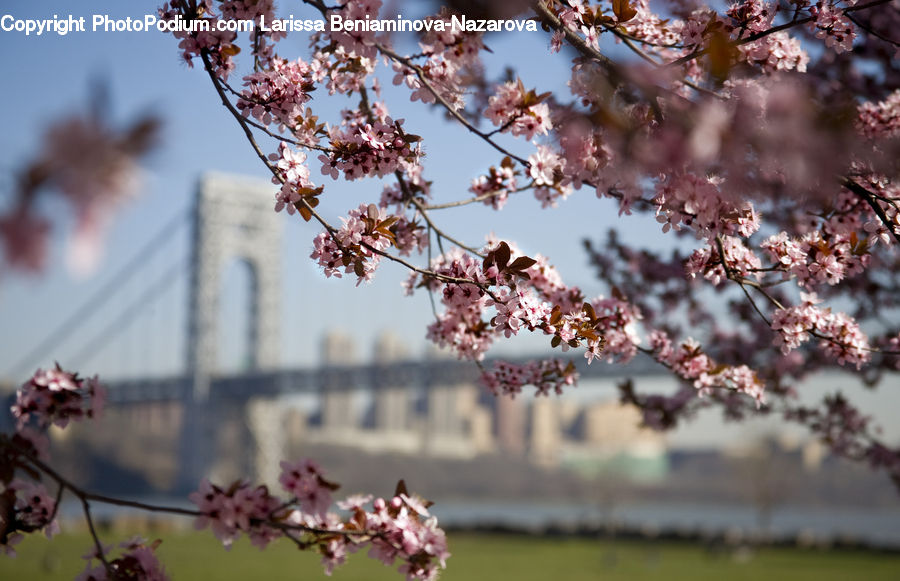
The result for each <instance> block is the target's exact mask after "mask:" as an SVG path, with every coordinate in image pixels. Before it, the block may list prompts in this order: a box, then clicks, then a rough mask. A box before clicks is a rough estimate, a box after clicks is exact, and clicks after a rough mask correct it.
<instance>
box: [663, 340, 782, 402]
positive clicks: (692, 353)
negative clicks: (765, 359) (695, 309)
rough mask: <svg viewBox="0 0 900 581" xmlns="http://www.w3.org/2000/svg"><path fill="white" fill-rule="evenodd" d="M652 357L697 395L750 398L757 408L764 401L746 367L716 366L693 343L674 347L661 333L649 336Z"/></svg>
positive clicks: (762, 387)
mask: <svg viewBox="0 0 900 581" xmlns="http://www.w3.org/2000/svg"><path fill="white" fill-rule="evenodd" d="M650 348H651V350H652V351H653V357H654V358H655V359H656V360H657V361H659V362H661V363H663V364H664V365H666V366H667V367H669V368H670V369H671V370H672V371H673V372H674V373H675V374H676V375H677V376H678V377H680V378H682V379H685V380H688V381H691V382H692V383H693V386H694V387H695V388H697V390H698V391H699V393H700V395H709V394H711V393H712V392H713V391H714V390H716V389H727V390H730V391H734V392H736V393H740V394H745V395H748V396H750V397H751V398H753V400H754V401H755V402H756V405H757V407H759V406H760V405H762V403H763V402H764V401H765V385H764V384H763V382H762V381H760V379H759V378H758V377H757V375H756V372H755V371H753V370H752V369H750V368H749V367H748V366H746V365H739V366H730V365H722V364H718V363H716V362H715V361H714V360H713V359H712V358H711V357H710V356H709V355H708V354H706V353H705V352H704V351H703V349H702V348H701V346H700V344H699V343H698V342H697V341H695V340H694V339H691V338H688V339H686V340H685V341H683V342H681V344H679V345H677V346H676V345H675V344H674V343H673V342H672V339H671V338H670V337H669V335H668V334H667V333H665V332H664V331H659V330H657V331H653V332H651V334H650Z"/></svg>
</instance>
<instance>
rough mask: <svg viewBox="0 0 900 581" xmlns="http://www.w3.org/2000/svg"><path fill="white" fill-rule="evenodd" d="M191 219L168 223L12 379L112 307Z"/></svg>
mask: <svg viewBox="0 0 900 581" xmlns="http://www.w3.org/2000/svg"><path fill="white" fill-rule="evenodd" d="M188 216H189V212H184V213H182V212H179V213H178V214H176V215H175V216H174V217H173V218H172V219H171V220H170V221H169V222H168V223H166V224H165V225H164V226H163V227H162V228H161V229H160V230H159V232H158V233H157V234H156V235H155V236H153V238H151V239H150V241H149V242H147V244H145V245H144V246H143V247H142V248H141V249H140V251H138V253H137V254H136V255H135V256H134V257H133V258H132V259H131V260H130V261H129V262H128V263H127V264H125V266H124V267H122V268H121V269H120V270H119V271H118V272H117V273H116V274H115V275H113V278H112V279H110V280H109V281H108V282H107V283H106V284H105V285H103V287H102V288H100V289H99V290H98V291H97V292H95V293H94V294H93V295H92V296H91V297H90V298H89V299H88V301H87V302H86V303H84V305H82V306H81V308H80V309H78V310H77V311H76V312H75V313H74V314H72V315H71V316H70V317H69V318H68V319H66V320H65V321H64V322H63V323H62V324H60V325H59V326H58V327H57V328H56V329H54V331H53V332H52V333H50V334H49V335H47V338H46V339H44V340H43V341H41V342H40V343H39V344H38V346H37V347H35V348H34V349H32V350H31V351H30V352H29V353H28V354H27V355H26V356H25V357H22V358H21V359H20V360H19V361H18V363H17V364H16V365H14V366H13V367H12V377H13V378H14V379H20V378H21V377H22V376H23V375H25V374H26V373H29V370H32V368H33V367H34V366H35V365H37V364H39V363H40V362H41V361H42V360H44V358H46V356H47V353H48V352H52V351H54V350H56V349H57V348H58V347H59V345H60V344H61V343H62V342H63V341H65V340H66V339H68V338H69V336H70V335H71V334H72V333H73V332H74V331H75V330H76V329H78V328H79V327H80V326H81V325H82V324H83V323H84V321H85V320H86V319H88V318H89V317H91V316H92V315H93V314H94V313H95V312H96V311H97V310H98V309H100V308H101V307H104V306H107V305H108V304H109V297H110V295H111V294H112V293H113V292H114V291H115V290H116V289H117V288H118V287H120V286H122V285H123V284H124V283H126V282H127V281H128V279H130V278H131V277H132V276H133V275H134V273H135V272H136V271H137V270H138V269H139V268H141V267H142V266H144V265H145V264H147V260H148V259H149V258H150V257H151V256H153V254H155V253H156V252H157V251H158V250H159V249H160V248H162V247H163V242H165V241H166V240H168V239H169V238H170V237H171V236H172V234H173V233H174V232H175V231H176V230H177V229H178V228H179V227H180V226H181V225H182V224H183V223H184V222H185V220H186V218H187V217H188Z"/></svg>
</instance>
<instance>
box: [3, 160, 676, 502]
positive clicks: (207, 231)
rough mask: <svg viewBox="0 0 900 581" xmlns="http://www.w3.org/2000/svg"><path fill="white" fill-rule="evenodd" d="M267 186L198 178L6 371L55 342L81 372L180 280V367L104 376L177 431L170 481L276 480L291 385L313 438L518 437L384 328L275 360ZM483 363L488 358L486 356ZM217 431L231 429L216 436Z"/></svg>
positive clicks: (494, 411)
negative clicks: (308, 362)
mask: <svg viewBox="0 0 900 581" xmlns="http://www.w3.org/2000/svg"><path fill="white" fill-rule="evenodd" d="M272 187H273V186H271V184H268V183H266V182H260V181H256V180H251V179H247V178H240V177H235V176H229V175H225V174H207V175H205V176H204V177H203V178H202V179H201V180H200V182H199V184H198V187H197V193H196V198H195V203H194V205H193V207H192V208H191V210H190V212H189V213H188V214H187V215H179V216H176V217H174V218H173V219H171V220H170V221H169V222H167V223H165V224H164V225H162V226H161V227H160V228H159V229H158V231H157V232H156V233H155V234H154V235H153V236H150V237H149V239H148V241H147V242H146V244H144V245H143V246H142V247H140V248H139V249H138V250H137V252H136V253H135V255H134V258H133V259H131V260H130V261H129V262H127V263H126V264H125V265H124V266H122V267H121V268H120V269H119V270H118V272H116V273H114V274H113V275H111V276H110V277H108V279H107V282H106V283H105V284H103V285H101V286H100V288H98V289H97V291H96V292H95V293H94V295H93V296H91V297H89V298H88V299H87V300H86V301H85V302H84V303H83V304H82V305H81V306H80V307H79V308H77V309H75V310H74V311H73V312H72V314H71V315H70V316H69V317H68V318H67V319H65V320H64V321H63V322H62V323H61V324H60V325H59V326H58V328H56V329H54V330H53V331H52V332H51V333H49V334H48V335H47V338H46V339H45V340H44V341H41V342H39V343H38V344H36V345H35V347H34V349H33V350H32V351H30V352H29V353H28V354H27V355H26V356H25V357H23V358H22V360H21V361H20V362H19V364H18V365H16V366H15V367H14V368H13V369H11V370H9V371H10V377H16V378H21V377H24V376H27V375H28V374H29V373H31V372H32V371H33V370H34V369H35V368H36V367H38V366H39V365H42V364H45V359H46V354H48V353H56V352H58V350H59V349H61V348H63V347H64V346H65V345H66V343H67V342H69V343H70V346H71V344H74V345H75V347H76V355H75V356H74V357H71V358H69V359H67V361H71V362H73V363H71V365H73V368H76V369H77V368H78V367H74V366H77V365H79V364H80V363H79V362H86V361H89V360H91V359H92V358H95V357H97V356H98V355H99V354H102V353H103V351H104V350H106V349H109V348H110V346H111V345H113V344H115V342H116V339H117V337H118V336H119V335H121V334H122V333H124V332H126V331H127V330H128V329H129V328H130V326H131V325H133V324H134V323H135V321H138V320H140V319H141V317H140V314H141V313H142V312H145V311H147V310H149V309H157V311H158V310H159V305H158V304H156V303H157V302H158V301H159V298H160V297H162V296H164V294H165V292H166V291H167V289H170V288H171V287H172V286H173V285H175V284H177V283H179V282H181V283H182V284H184V283H186V285H187V312H186V319H187V321H186V322H185V323H183V327H182V328H183V329H184V333H185V351H186V353H185V357H184V368H183V370H182V371H181V372H179V373H175V374H172V375H170V376H168V377H159V376H156V375H154V376H146V377H142V376H136V377H128V378H122V379H117V380H114V381H112V382H109V383H107V386H108V391H109V402H110V406H109V407H110V409H111V410H114V411H115V410H118V411H119V412H118V413H125V414H128V413H131V414H133V415H134V416H135V417H139V416H141V414H144V415H145V416H146V415H147V414H148V413H149V414H155V415H154V418H155V419H153V420H152V421H150V422H145V423H144V424H142V423H141V422H137V421H135V422H133V423H132V424H131V427H132V429H134V430H135V431H139V430H140V429H142V428H141V426H142V425H143V426H144V429H151V430H153V431H154V432H156V433H161V434H168V435H169V436H171V437H172V438H173V439H177V450H178V454H179V460H178V466H177V478H176V479H175V481H174V483H173V487H174V489H175V490H192V489H194V488H195V487H196V483H197V482H198V481H199V479H200V478H202V477H204V476H210V477H213V478H217V479H219V480H222V479H225V478H228V477H232V476H237V475H240V474H243V475H247V474H252V475H254V476H255V477H256V478H257V479H258V480H260V481H263V482H267V483H270V484H271V483H274V482H277V476H278V469H279V467H278V463H279V460H280V459H283V458H284V457H285V454H284V452H285V448H286V446H287V440H286V438H287V433H288V432H289V430H288V429H287V428H286V426H285V423H286V421H287V417H288V415H289V412H290V411H291V409H292V408H291V406H289V405H286V404H285V401H286V399H287V398H290V397H291V396H297V395H299V394H303V395H305V396H307V397H308V398H312V399H314V400H315V405H314V406H313V411H312V412H311V414H310V421H309V422H308V423H309V424H310V425H311V426H313V427H314V429H312V430H307V431H306V432H305V435H306V437H308V438H309V439H310V441H316V442H330V443H338V444H347V445H363V446H367V447H369V448H371V449H382V450H394V451H406V452H422V451H425V452H432V453H436V454H445V455H447V454H449V455H456V456H466V455H471V454H474V453H477V452H478V451H479V450H483V449H485V448H486V447H487V446H490V445H499V446H500V447H501V448H503V447H504V446H507V447H516V446H519V445H520V444H517V441H524V429H525V428H524V423H523V419H522V413H521V411H516V410H515V406H516V404H515V402H512V401H511V400H508V399H507V398H501V399H499V400H493V399H492V398H485V396H484V394H483V390H480V389H479V388H477V387H476V382H477V376H478V374H479V372H478V369H477V367H476V366H475V365H473V364H472V363H468V362H460V361H456V360H451V359H447V358H443V357H439V356H434V357H425V358H422V359H418V360H410V359H408V358H406V357H405V356H404V353H405V349H404V346H402V345H398V344H397V342H396V341H395V340H392V339H391V338H390V337H384V338H382V339H381V340H379V342H378V344H377V345H376V346H375V354H376V355H375V359H374V361H372V362H369V363H364V364H351V363H348V360H349V359H350V358H348V357H347V356H346V354H347V353H348V352H349V351H351V350H352V345H350V342H349V340H348V339H346V338H343V337H340V336H338V335H330V336H328V337H325V338H323V341H322V352H321V356H320V364H319V365H317V366H315V367H310V368H283V367H281V366H279V364H278V361H279V343H280V327H279V326H280V322H281V319H282V314H281V309H282V304H281V303H282V301H281V294H282V273H281V258H280V251H281V248H282V226H283V225H282V220H281V216H279V215H278V214H276V213H275V212H274V211H273V209H272V199H273V191H272ZM185 229H188V232H187V235H188V237H189V238H188V239H189V241H190V243H189V252H188V256H187V257H181V258H179V257H178V256H177V253H176V254H175V256H174V258H173V257H163V258H165V259H169V262H168V263H167V264H166V265H165V266H163V267H160V266H159V265H158V264H157V265H156V267H155V274H156V276H155V278H152V279H151V278H149V275H148V274H147V273H146V272H145V271H146V270H147V269H148V268H149V267H148V265H150V264H154V261H156V262H159V259H158V258H157V254H158V253H164V252H165V250H161V249H165V248H166V244H165V243H166V242H167V241H169V240H171V239H172V238H173V237H175V236H177V235H179V234H181V235H183V234H184V233H185V232H184V230H185ZM235 259H237V260H241V261H244V262H245V263H246V264H247V265H248V266H249V272H250V297H249V299H250V300H249V301H248V304H247V308H248V309H249V313H248V320H249V324H248V330H247V335H248V336H247V337H246V345H247V354H246V368H245V369H244V370H242V371H240V372H235V373H231V374H222V373H221V372H219V369H218V367H217V357H218V346H217V342H218V341H219V339H220V329H219V321H220V316H219V315H220V309H221V305H220V303H221V296H220V294H221V281H222V277H223V270H224V268H225V266H226V265H227V264H229V263H231V262H233V261H234V260H235ZM135 280H138V281H141V282H140V285H139V287H140V289H139V292H137V293H134V292H132V295H133V296H132V298H131V300H130V301H127V302H126V303H125V304H124V305H123V306H121V308H120V309H119V312H118V313H115V314H112V313H110V308H109V306H110V305H112V304H117V300H116V298H115V297H116V295H117V293H119V292H120V291H121V289H124V288H127V287H129V285H130V286H134V282H133V281H135ZM87 321H99V323H98V324H99V328H100V330H99V332H97V333H96V335H95V336H93V337H85V336H84V335H83V333H81V332H80V330H82V329H84V328H85V327H86V324H87ZM150 334H151V333H150V332H148V333H147V335H150ZM523 359H527V358H523ZM576 361H577V362H578V368H579V372H580V373H581V375H582V377H584V378H604V377H605V378H607V379H610V378H612V377H614V376H621V375H622V373H623V371H622V369H618V370H614V369H613V368H611V367H610V366H606V365H593V366H586V365H582V364H581V361H582V360H581V359H580V358H577V359H576ZM485 363H486V365H488V366H490V365H491V361H490V360H488V361H486V362H485ZM627 371H628V374H629V375H631V376H633V375H656V374H659V370H658V369H656V368H654V367H652V366H649V365H648V366H636V365H631V366H629V368H628V370H627ZM360 393H364V394H367V395H366V397H367V398H368V400H369V401H370V402H371V405H370V406H369V407H370V409H369V411H368V412H367V413H363V414H360V413H359V410H358V409H356V408H357V407H358V401H359V395H360ZM142 410H143V411H142ZM147 410H150V411H147ZM160 410H162V411H160ZM145 424H149V426H150V428H147V427H146V425H145ZM235 427H236V431H237V433H238V436H237V437H234V436H233V434H234V432H235ZM224 432H230V433H232V437H231V438H230V439H228V438H225V437H224V436H223V433H224ZM175 434H177V436H175ZM229 459H230V460H229Z"/></svg>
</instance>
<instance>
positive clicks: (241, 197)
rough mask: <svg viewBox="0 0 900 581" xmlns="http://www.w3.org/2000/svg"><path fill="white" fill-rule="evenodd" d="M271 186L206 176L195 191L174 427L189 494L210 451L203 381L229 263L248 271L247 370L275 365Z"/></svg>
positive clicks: (212, 356) (275, 235) (276, 259)
mask: <svg viewBox="0 0 900 581" xmlns="http://www.w3.org/2000/svg"><path fill="white" fill-rule="evenodd" d="M273 196H274V186H273V185H272V184H270V183H267V182H265V181H261V180H253V179H248V178H244V177H235V176H231V175H225V174H218V173H211V174H206V175H204V176H203V177H202V178H201V180H200V183H199V185H198V188H197V197H196V202H195V205H194V208H193V216H192V221H193V240H192V256H191V267H190V268H191V270H190V289H189V310H188V329H187V373H188V376H189V377H190V378H191V379H192V382H193V388H192V389H191V390H190V393H189V395H188V396H187V401H185V402H184V404H185V412H186V413H185V416H184V422H183V426H182V442H181V449H182V455H183V458H182V462H181V470H180V475H181V480H182V481H181V482H180V487H182V488H188V489H194V488H195V487H196V486H197V483H198V481H199V479H200V478H202V477H203V476H205V475H207V474H208V472H209V470H210V467H211V460H212V454H213V449H214V447H215V444H216V438H215V434H214V430H215V427H216V426H215V422H214V421H213V420H214V419H215V418H214V417H213V416H214V414H215V413H216V412H215V411H214V410H215V409H216V405H215V403H216V402H210V401H209V399H210V397H209V396H210V379H211V377H212V376H213V375H214V374H215V372H216V356H217V338H218V332H219V330H218V321H219V308H220V307H219V293H220V290H221V278H222V276H223V274H224V272H223V271H224V269H225V267H226V266H227V265H228V264H229V263H230V262H231V261H232V260H234V259H238V260H243V261H245V262H246V263H247V264H248V265H249V267H250V276H251V289H250V304H249V309H250V325H249V327H250V329H249V335H250V336H249V338H248V351H249V353H248V363H249V367H250V369H251V370H266V369H272V368H275V367H277V365H278V364H279V358H280V353H279V344H280V328H279V319H280V312H279V311H280V309H281V248H282V244H281V239H282V220H281V219H280V218H281V217H280V216H279V215H278V214H276V213H275V211H274V208H273Z"/></svg>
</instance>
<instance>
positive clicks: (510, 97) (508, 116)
mask: <svg viewBox="0 0 900 581" xmlns="http://www.w3.org/2000/svg"><path fill="white" fill-rule="evenodd" d="M547 97H548V94H546V93H544V94H542V95H538V94H537V93H535V92H534V91H533V90H527V91H526V90H525V85H523V84H522V81H521V80H519V81H518V82H515V83H513V82H509V83H504V84H503V85H500V86H499V87H497V90H496V93H495V94H494V95H493V96H491V98H490V99H489V100H488V108H487V110H486V111H485V112H484V116H485V117H487V118H488V120H490V122H491V123H493V124H494V125H495V126H497V127H499V128H500V131H504V132H505V131H509V132H510V133H511V134H512V135H521V136H523V137H525V139H532V138H533V137H534V136H535V135H546V134H547V132H548V131H550V129H551V128H552V127H553V123H552V121H551V119H550V108H549V107H548V106H547V104H546V103H544V100H545V99H546V98H547Z"/></svg>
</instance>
